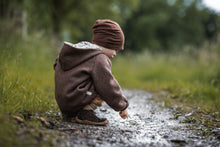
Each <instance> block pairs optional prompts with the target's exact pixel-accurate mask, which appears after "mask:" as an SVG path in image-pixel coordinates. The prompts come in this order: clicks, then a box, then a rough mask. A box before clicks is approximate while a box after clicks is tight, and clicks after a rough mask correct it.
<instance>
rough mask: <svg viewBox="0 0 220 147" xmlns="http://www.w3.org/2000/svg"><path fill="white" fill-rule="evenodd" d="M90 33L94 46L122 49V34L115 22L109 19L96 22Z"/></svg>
mask: <svg viewBox="0 0 220 147" xmlns="http://www.w3.org/2000/svg"><path fill="white" fill-rule="evenodd" d="M92 31H93V39H92V42H93V43H94V44H97V45H100V46H103V47H105V48H108V49H113V50H123V49H124V34H123V32H122V29H121V27H120V26H119V24H118V23H117V22H115V21H112V20H109V19H103V20H96V22H95V24H94V25H93V27H92Z"/></svg>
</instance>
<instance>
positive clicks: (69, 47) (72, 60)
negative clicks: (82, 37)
mask: <svg viewBox="0 0 220 147" xmlns="http://www.w3.org/2000/svg"><path fill="white" fill-rule="evenodd" d="M98 54H103V51H102V49H101V48H100V47H99V46H97V45H95V44H92V43H90V42H86V41H83V42H79V43H77V44H72V43H70V42H64V44H63V47H62V49H61V52H60V54H59V62H60V65H61V68H62V69H63V70H64V71H66V70H69V69H71V68H73V67H75V66H77V65H79V64H82V63H83V62H85V61H87V60H88V59H90V58H92V57H94V56H96V55H98Z"/></svg>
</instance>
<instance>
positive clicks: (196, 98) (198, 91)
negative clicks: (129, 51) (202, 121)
mask: <svg viewBox="0 0 220 147" xmlns="http://www.w3.org/2000/svg"><path fill="white" fill-rule="evenodd" d="M217 47H218V45H213V46H207V47H204V48H202V49H200V50H199V51H197V50H196V49H194V50H195V51H193V50H190V51H185V52H181V53H171V54H164V53H158V54H151V53H148V52H146V53H143V54H140V55H128V56H125V57H119V58H117V59H114V61H113V73H114V74H115V77H116V78H117V79H118V81H119V83H120V84H121V86H122V87H127V88H141V89H146V90H148V91H152V92H160V91H162V90H163V91H166V92H167V93H168V96H170V97H178V101H181V102H182V101H183V102H186V103H187V104H189V105H194V106H200V107H206V109H209V110H210V111H218V112H219V111H220V64H219V62H220V58H219V52H220V51H219V50H218V48H217ZM175 101H176V100H175ZM204 104H205V105H204Z"/></svg>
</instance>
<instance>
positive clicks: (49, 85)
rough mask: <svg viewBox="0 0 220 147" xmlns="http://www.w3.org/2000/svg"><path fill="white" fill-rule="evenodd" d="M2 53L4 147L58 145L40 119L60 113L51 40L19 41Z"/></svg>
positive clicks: (0, 142)
mask: <svg viewBox="0 0 220 147" xmlns="http://www.w3.org/2000/svg"><path fill="white" fill-rule="evenodd" d="M35 39H39V38H35ZM39 42H40V43H39ZM0 52H1V53H0V73H1V74H0V120H1V121H0V146H31V145H37V146H51V145H54V144H55V143H56V139H54V138H55V136H58V135H57V133H56V132H55V131H53V130H48V129H45V127H43V126H42V124H41V122H40V121H39V120H37V119H36V118H37V117H38V116H40V117H44V118H47V117H48V115H47V114H48V112H49V111H53V112H54V113H56V112H58V111H59V109H58V107H57V105H56V102H55V100H54V76H53V66H52V65H53V61H54V57H55V56H54V52H55V51H54V49H53V48H52V47H51V46H50V45H49V43H48V41H47V40H43V41H36V40H27V41H22V40H19V41H17V42H16V41H14V43H12V42H10V43H7V42H6V43H4V44H1V46H0ZM16 118H17V119H16ZM20 119H21V120H20Z"/></svg>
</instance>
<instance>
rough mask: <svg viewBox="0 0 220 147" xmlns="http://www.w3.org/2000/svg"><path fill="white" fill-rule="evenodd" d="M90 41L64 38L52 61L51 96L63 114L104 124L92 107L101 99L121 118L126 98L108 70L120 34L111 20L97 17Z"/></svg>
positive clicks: (125, 114) (120, 46)
mask: <svg viewBox="0 0 220 147" xmlns="http://www.w3.org/2000/svg"><path fill="white" fill-rule="evenodd" d="M92 29H93V41H92V43H89V42H79V43H77V44H72V43H69V42H64V45H63V47H62V49H61V52H60V54H59V56H58V58H57V59H56V61H55V64H54V69H55V97H56V101H57V103H58V106H59V108H60V110H61V112H62V115H63V117H64V118H72V117H75V120H76V122H78V123H83V124H92V125H106V124H107V123H108V121H107V119H106V118H99V117H97V116H96V114H95V112H94V110H95V109H96V108H97V107H99V106H102V104H103V102H104V101H105V102H106V103H107V104H108V105H109V106H110V107H111V108H113V109H114V110H115V111H118V112H119V115H120V116H121V117H122V118H123V119H125V118H127V117H128V112H127V107H128V101H127V100H126V98H125V96H123V94H122V91H121V88H120V86H119V84H118V82H117V81H116V80H115V78H114V77H113V75H112V73H111V61H110V59H111V58H113V57H114V56H116V51H118V50H123V49H124V34H123V32H122V30H121V28H120V26H119V25H118V24H117V23H116V22H114V21H112V20H108V19H105V20H97V21H96V23H95V24H94V26H93V28H92Z"/></svg>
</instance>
